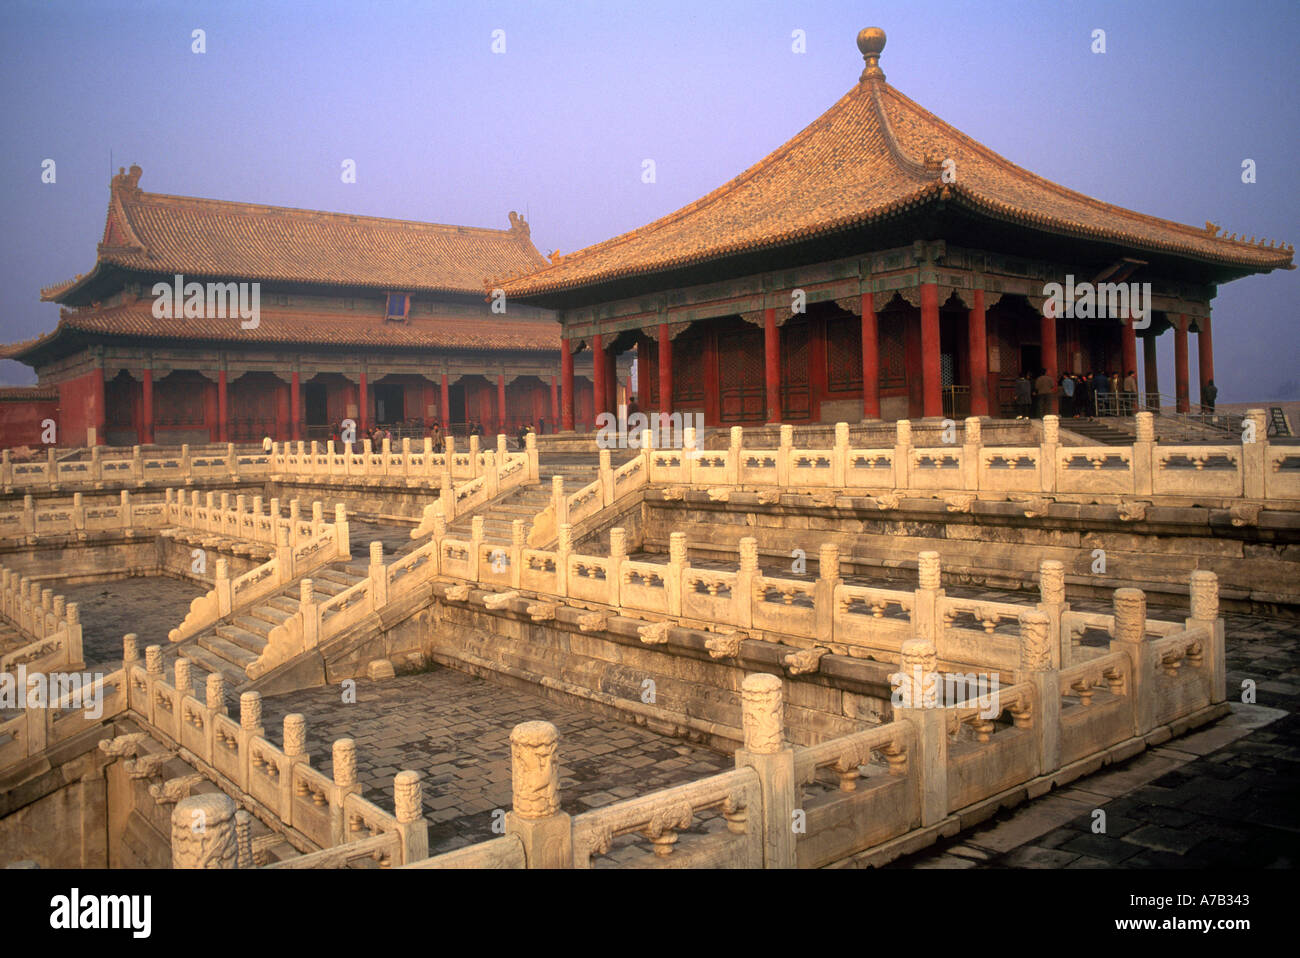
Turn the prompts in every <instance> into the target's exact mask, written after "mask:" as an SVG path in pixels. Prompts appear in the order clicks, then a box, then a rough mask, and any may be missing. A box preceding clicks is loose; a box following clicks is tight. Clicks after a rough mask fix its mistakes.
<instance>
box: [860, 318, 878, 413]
mask: <svg viewBox="0 0 1300 958" xmlns="http://www.w3.org/2000/svg"><path fill="white" fill-rule="evenodd" d="M862 418H863V419H879V418H880V333H879V329H878V327H877V323H876V298H875V296H874V295H873V294H871V293H863V294H862Z"/></svg>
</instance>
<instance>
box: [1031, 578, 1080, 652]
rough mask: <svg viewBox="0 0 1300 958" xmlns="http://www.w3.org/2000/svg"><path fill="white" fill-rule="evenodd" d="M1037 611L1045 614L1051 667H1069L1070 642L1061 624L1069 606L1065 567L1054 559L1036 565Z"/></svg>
mask: <svg viewBox="0 0 1300 958" xmlns="http://www.w3.org/2000/svg"><path fill="white" fill-rule="evenodd" d="M1038 609H1039V611H1040V612H1044V613H1046V614H1047V618H1048V623H1049V624H1048V635H1049V636H1050V638H1051V642H1052V667H1053V668H1058V669H1062V668H1066V667H1068V666H1069V665H1070V657H1071V656H1070V653H1071V648H1072V647H1071V641H1070V634H1069V631H1068V630H1064V629H1062V628H1061V623H1062V621H1063V617H1064V615H1065V613H1066V612H1068V611H1069V609H1070V606H1069V605H1068V604H1067V603H1066V601H1065V565H1064V564H1063V563H1061V562H1060V561H1058V560H1056V559H1044V560H1043V561H1042V562H1040V563H1039V564H1038Z"/></svg>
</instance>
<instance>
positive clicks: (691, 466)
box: [682, 426, 700, 484]
mask: <svg viewBox="0 0 1300 958" xmlns="http://www.w3.org/2000/svg"><path fill="white" fill-rule="evenodd" d="M699 461H700V448H699V440H698V439H697V438H696V436H695V427H694V426H686V427H684V428H683V429H682V480H683V481H684V482H686V483H687V484H693V483H694V482H696V478H695V466H696V465H697V464H698V463H699Z"/></svg>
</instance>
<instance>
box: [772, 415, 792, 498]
mask: <svg viewBox="0 0 1300 958" xmlns="http://www.w3.org/2000/svg"><path fill="white" fill-rule="evenodd" d="M793 451H794V426H782V427H781V445H780V447H779V448H778V449H777V451H776V484H777V486H778V488H781V489H786V488H788V487H789V485H790V460H791V456H792V453H793Z"/></svg>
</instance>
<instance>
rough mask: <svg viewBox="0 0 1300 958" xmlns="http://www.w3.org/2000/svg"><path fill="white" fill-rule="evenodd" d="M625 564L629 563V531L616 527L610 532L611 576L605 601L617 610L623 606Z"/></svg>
mask: <svg viewBox="0 0 1300 958" xmlns="http://www.w3.org/2000/svg"><path fill="white" fill-rule="evenodd" d="M625 562H627V530H626V529H624V528H623V527H622V526H616V527H615V528H613V529H610V530H609V561H608V563H607V569H608V572H609V575H608V578H607V579H606V581H605V587H606V588H607V589H608V590H609V593H608V595H607V596H606V598H605V601H606V602H608V603H609V604H610V605H611V606H613V607H614V608H615V609H617V608H619V607H620V606H621V605H622V604H623V602H622V592H623V563H625Z"/></svg>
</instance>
